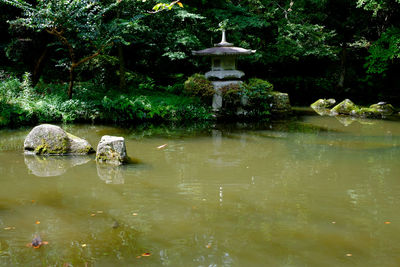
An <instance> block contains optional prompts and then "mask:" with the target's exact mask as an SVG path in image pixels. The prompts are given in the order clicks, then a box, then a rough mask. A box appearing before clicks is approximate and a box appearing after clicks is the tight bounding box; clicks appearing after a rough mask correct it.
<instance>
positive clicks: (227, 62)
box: [193, 30, 256, 109]
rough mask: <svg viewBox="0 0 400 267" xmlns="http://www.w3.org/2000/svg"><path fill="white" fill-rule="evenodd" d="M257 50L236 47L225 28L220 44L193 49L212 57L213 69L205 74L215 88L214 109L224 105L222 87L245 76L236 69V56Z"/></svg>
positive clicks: (201, 54) (202, 54)
mask: <svg viewBox="0 0 400 267" xmlns="http://www.w3.org/2000/svg"><path fill="white" fill-rule="evenodd" d="M255 52H256V51H255V50H250V49H244V48H241V47H235V46H233V44H231V43H228V42H227V41H226V37H225V31H224V30H223V31H222V40H221V42H220V43H219V44H215V45H214V47H211V48H207V49H203V50H199V51H193V55H196V56H210V57H211V70H210V71H209V72H207V73H206V74H205V76H206V78H207V79H209V80H210V81H211V82H212V84H213V86H214V89H215V95H214V98H213V108H214V109H219V108H221V106H222V96H221V93H220V90H219V89H220V88H221V87H223V86H226V85H229V84H239V83H241V81H240V79H241V78H242V77H243V76H244V72H243V71H240V70H237V69H236V58H237V57H238V56H239V55H250V54H253V53H255Z"/></svg>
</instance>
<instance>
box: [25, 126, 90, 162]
mask: <svg viewBox="0 0 400 267" xmlns="http://www.w3.org/2000/svg"><path fill="white" fill-rule="evenodd" d="M24 150H25V153H26V154H36V155H65V154H79V155H82V154H83V155H84V154H89V153H92V152H94V150H93V148H92V146H91V145H90V144H89V143H88V142H87V141H86V140H84V139H81V138H79V137H76V136H74V135H72V134H69V133H67V132H65V131H64V130H63V129H61V128H60V127H58V126H55V125H51V124H42V125H39V126H36V127H34V128H33V129H32V130H31V131H30V132H29V134H28V135H27V136H26V138H25V141H24Z"/></svg>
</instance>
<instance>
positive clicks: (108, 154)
mask: <svg viewBox="0 0 400 267" xmlns="http://www.w3.org/2000/svg"><path fill="white" fill-rule="evenodd" d="M128 160H129V158H128V155H127V153H126V146H125V139H124V138H123V137H119V136H110V135H104V136H103V137H102V138H101V140H100V142H99V144H98V146H97V153H96V161H97V162H101V163H110V164H113V165H121V164H124V163H128Z"/></svg>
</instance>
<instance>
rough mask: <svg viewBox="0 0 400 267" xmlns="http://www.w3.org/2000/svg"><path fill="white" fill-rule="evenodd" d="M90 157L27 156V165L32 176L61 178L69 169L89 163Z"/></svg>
mask: <svg viewBox="0 0 400 267" xmlns="http://www.w3.org/2000/svg"><path fill="white" fill-rule="evenodd" d="M89 161H90V157H88V156H68V157H65V156H63V157H61V156H51V157H49V156H35V155H25V165H26V167H28V169H29V170H30V171H31V172H32V174H34V175H36V176H40V177H49V176H59V175H62V174H63V173H65V172H66V171H67V170H68V169H69V168H72V167H74V166H77V165H82V164H85V163H88V162H89Z"/></svg>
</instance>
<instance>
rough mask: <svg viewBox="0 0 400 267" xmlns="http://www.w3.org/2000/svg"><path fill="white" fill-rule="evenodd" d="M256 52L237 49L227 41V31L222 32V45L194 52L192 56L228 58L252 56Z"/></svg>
mask: <svg viewBox="0 0 400 267" xmlns="http://www.w3.org/2000/svg"><path fill="white" fill-rule="evenodd" d="M255 52H256V50H251V49H245V48H242V47H236V46H233V44H232V43H228V42H227V41H226V36H225V30H222V39H221V42H220V43H218V44H215V45H214V47H210V48H206V49H203V50H198V51H192V54H193V55H195V56H228V55H250V54H253V53H255Z"/></svg>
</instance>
